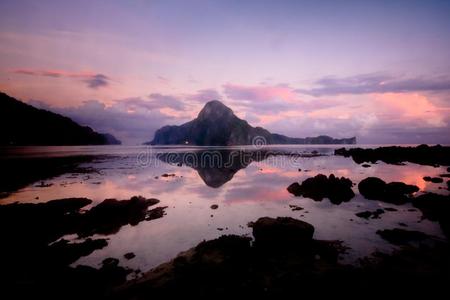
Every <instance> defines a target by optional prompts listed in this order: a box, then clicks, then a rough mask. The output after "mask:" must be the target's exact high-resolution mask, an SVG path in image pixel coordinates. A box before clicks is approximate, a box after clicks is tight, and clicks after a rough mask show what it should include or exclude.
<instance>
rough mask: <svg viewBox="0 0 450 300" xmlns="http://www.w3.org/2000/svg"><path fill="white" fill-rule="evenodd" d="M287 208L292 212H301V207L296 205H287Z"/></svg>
mask: <svg viewBox="0 0 450 300" xmlns="http://www.w3.org/2000/svg"><path fill="white" fill-rule="evenodd" d="M289 207H290V208H291V210H292V211H299V210H303V207H301V206H298V205H294V204H289Z"/></svg>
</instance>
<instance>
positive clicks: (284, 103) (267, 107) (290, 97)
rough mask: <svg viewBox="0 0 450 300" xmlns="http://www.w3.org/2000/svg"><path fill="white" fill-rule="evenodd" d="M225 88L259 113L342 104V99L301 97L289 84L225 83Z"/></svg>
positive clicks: (235, 100)
mask: <svg viewBox="0 0 450 300" xmlns="http://www.w3.org/2000/svg"><path fill="white" fill-rule="evenodd" d="M223 89H224V93H225V95H226V96H227V97H228V99H230V100H232V101H234V104H236V105H238V106H241V107H245V108H247V109H249V110H251V111H253V112H258V113H271V114H273V113H280V112H285V111H292V110H296V111H301V112H307V111H312V110H319V109H324V108H329V107H334V106H337V105H339V104H340V101H337V100H335V99H326V100H325V99H320V100H319V99H309V100H307V99H301V98H300V97H299V95H298V93H297V92H296V90H295V89H294V88H292V87H290V86H289V85H287V84H278V85H257V86H246V85H239V84H225V85H223Z"/></svg>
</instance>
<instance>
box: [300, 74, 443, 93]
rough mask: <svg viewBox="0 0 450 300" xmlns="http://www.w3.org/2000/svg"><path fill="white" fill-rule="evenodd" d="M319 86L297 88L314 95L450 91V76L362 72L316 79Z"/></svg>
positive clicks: (301, 91)
mask: <svg viewBox="0 0 450 300" xmlns="http://www.w3.org/2000/svg"><path fill="white" fill-rule="evenodd" d="M316 85H318V86H319V87H316V88H312V89H297V90H296V91H297V92H298V93H301V94H307V95H312V96H324V95H338V94H371V93H406V92H423V91H450V78H449V77H448V76H441V77H435V78H423V77H415V78H400V79H398V78H397V77H394V76H390V75H386V74H380V73H372V74H362V75H356V76H351V77H341V78H338V77H324V78H321V79H319V80H317V81H316Z"/></svg>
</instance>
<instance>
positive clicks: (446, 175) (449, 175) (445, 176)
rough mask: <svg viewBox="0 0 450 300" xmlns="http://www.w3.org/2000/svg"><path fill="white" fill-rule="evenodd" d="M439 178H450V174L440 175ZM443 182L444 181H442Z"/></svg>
mask: <svg viewBox="0 0 450 300" xmlns="http://www.w3.org/2000/svg"><path fill="white" fill-rule="evenodd" d="M439 176H441V177H444V178H449V177H450V174H440V175H439ZM441 182H442V181H441Z"/></svg>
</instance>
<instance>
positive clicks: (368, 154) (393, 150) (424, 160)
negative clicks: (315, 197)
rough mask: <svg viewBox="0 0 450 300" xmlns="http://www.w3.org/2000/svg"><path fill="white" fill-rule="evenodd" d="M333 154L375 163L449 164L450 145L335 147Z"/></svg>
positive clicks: (359, 161) (361, 161) (356, 160)
mask: <svg viewBox="0 0 450 300" xmlns="http://www.w3.org/2000/svg"><path fill="white" fill-rule="evenodd" d="M334 154H335V155H342V156H345V157H352V158H353V160H354V161H355V162H356V163H358V164H361V163H364V162H370V163H376V162H377V161H379V160H381V161H383V162H385V163H388V164H402V163H403V162H412V163H416V164H421V165H431V166H436V165H447V166H448V165H450V147H442V146H440V145H436V146H428V145H420V146H417V147H398V146H393V147H380V148H376V149H370V148H367V149H362V148H350V149H348V150H347V149H345V148H341V149H336V150H335V151H334Z"/></svg>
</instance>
